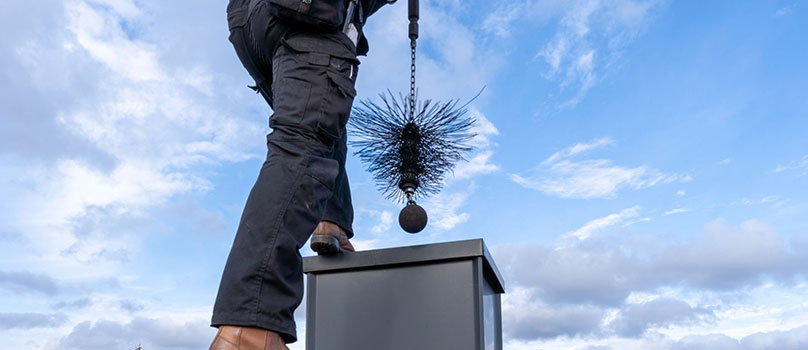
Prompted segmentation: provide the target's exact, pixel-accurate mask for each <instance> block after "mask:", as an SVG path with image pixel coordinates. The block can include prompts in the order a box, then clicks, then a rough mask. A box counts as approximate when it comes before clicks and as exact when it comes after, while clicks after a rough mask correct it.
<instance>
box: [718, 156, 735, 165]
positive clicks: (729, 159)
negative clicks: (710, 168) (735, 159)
mask: <svg viewBox="0 0 808 350" xmlns="http://www.w3.org/2000/svg"><path fill="white" fill-rule="evenodd" d="M730 163H732V158H724V160H722V161H720V162H718V164H719V165H728V164H730Z"/></svg>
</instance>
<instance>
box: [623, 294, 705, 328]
mask: <svg viewBox="0 0 808 350" xmlns="http://www.w3.org/2000/svg"><path fill="white" fill-rule="evenodd" d="M714 317H715V315H714V314H713V312H712V311H711V310H709V309H707V308H703V307H692V306H691V305H689V304H688V303H687V302H684V301H682V300H677V299H672V298H657V299H654V300H651V301H647V302H643V303H637V304H628V305H626V306H625V307H624V308H623V309H622V310H621V311H620V314H619V315H618V317H617V318H616V319H615V320H613V321H612V322H610V323H609V325H608V327H609V328H611V329H613V330H614V331H615V332H616V333H617V334H619V335H622V336H626V337H636V336H639V335H642V334H643V333H644V332H645V331H646V330H648V329H649V328H652V327H654V328H660V327H663V328H664V327H667V326H669V325H673V324H681V323H691V322H697V323H701V322H702V321H708V320H711V319H713V318H714Z"/></svg>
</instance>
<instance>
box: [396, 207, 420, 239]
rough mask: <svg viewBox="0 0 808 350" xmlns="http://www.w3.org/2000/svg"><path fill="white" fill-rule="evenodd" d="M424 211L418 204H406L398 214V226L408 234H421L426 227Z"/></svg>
mask: <svg viewBox="0 0 808 350" xmlns="http://www.w3.org/2000/svg"><path fill="white" fill-rule="evenodd" d="M426 222H427V216H426V210H424V208H422V207H421V206H420V205H418V204H407V206H406V207H404V209H401V213H399V214H398V224H399V225H401V228H402V229H404V231H407V232H409V233H418V232H421V231H422V230H423V229H424V227H426Z"/></svg>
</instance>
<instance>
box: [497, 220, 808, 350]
mask: <svg viewBox="0 0 808 350" xmlns="http://www.w3.org/2000/svg"><path fill="white" fill-rule="evenodd" d="M704 231H705V232H704V233H703V234H700V235H697V236H696V237H694V238H692V239H689V240H686V241H684V242H680V243H663V242H659V241H658V239H657V237H653V238H648V239H646V238H643V237H642V235H632V234H630V233H627V234H625V235H620V236H609V237H598V236H592V237H591V238H590V239H588V240H585V241H581V242H579V243H578V244H574V245H568V246H564V247H549V246H542V245H539V244H535V243H520V244H509V245H497V246H493V247H492V253H493V254H494V257H495V260H496V261H497V263H498V266H499V268H500V271H502V273H503V276H504V277H505V280H506V281H508V286H507V288H508V294H506V295H505V296H504V297H503V319H504V320H505V322H506V324H507V325H508V326H509V327H511V328H510V329H506V333H507V334H508V335H509V338H506V343H509V344H510V345H512V346H513V348H515V349H534V348H547V349H568V348H576V349H577V348H581V349H589V348H590V346H594V345H596V344H599V345H609V346H607V347H606V348H614V349H621V348H628V349H633V348H636V349H645V348H663V349H666V348H671V349H674V348H675V349H679V348H687V347H685V346H684V345H682V344H685V343H688V342H690V340H688V339H690V338H683V337H685V336H688V335H697V334H703V333H704V332H715V333H723V334H724V335H722V337H723V338H721V339H725V340H726V339H729V340H733V341H735V342H736V343H741V344H744V347H741V349H747V348H749V349H757V347H749V345H748V344H750V343H745V340H741V341H737V340H734V339H742V338H744V337H746V336H749V335H751V334H753V333H755V332H760V331H766V332H770V331H772V330H777V329H783V328H786V327H795V326H799V325H803V324H806V322H808V319H806V318H805V317H804V316H802V315H804V310H805V308H806V306H805V305H804V303H802V302H801V301H799V300H801V295H802V292H801V291H800V290H793V289H777V288H778V287H777V286H781V287H784V288H786V287H787V286H791V285H792V283H793V281H795V280H800V279H801V278H804V277H805V276H806V273H808V270H806V269H805V267H804V266H803V265H804V261H806V260H805V259H806V258H808V256H806V255H805V254H804V252H802V251H801V249H799V247H796V246H795V247H794V249H793V250H787V249H786V246H787V244H786V241H785V240H784V239H783V238H782V237H780V235H778V234H777V233H776V232H774V230H773V228H771V227H770V226H767V225H765V224H763V223H761V222H759V221H755V220H749V221H746V222H744V223H742V224H741V225H740V226H737V227H734V226H729V225H727V224H725V223H724V222H723V221H720V220H719V221H714V222H710V223H708V224H707V225H705V229H704ZM801 276H802V277H801ZM778 290H780V291H788V290H791V292H782V293H783V294H777V293H778V292H777V291H778ZM773 295H776V296H778V297H773ZM780 297H782V298H783V299H782V300H781V299H779V298H780ZM794 298H795V299H794ZM556 316H557V317H558V318H559V319H563V318H566V319H567V320H569V319H574V320H576V322H574V323H575V324H568V323H565V322H564V321H563V320H558V322H555V323H552V322H546V321H549V320H551V319H552V320H555V317H556ZM529 321H530V322H529ZM539 321H545V322H539ZM551 324H552V325H551ZM786 329H787V328H786ZM772 334H774V336H773V338H776V339H779V341H783V339H789V337H788V336H783V335H782V334H779V333H777V332H774V333H772ZM795 334H801V333H799V332H797V333H795ZM625 337H629V338H635V337H640V338H639V339H637V340H629V339H627V338H625ZM731 337H735V338H731ZM676 339H680V341H677V340H676ZM749 339H751V338H749ZM791 339H793V338H791ZM691 340H692V339H691ZM657 342H661V343H660V344H664V346H665V347H655V346H651V345H649V344H657ZM621 345H626V347H621Z"/></svg>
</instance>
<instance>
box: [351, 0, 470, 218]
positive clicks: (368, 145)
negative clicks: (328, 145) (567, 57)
mask: <svg viewBox="0 0 808 350" xmlns="http://www.w3.org/2000/svg"><path fill="white" fill-rule="evenodd" d="M418 8H419V4H418V0H409V19H410V25H409V37H410V51H411V57H412V61H411V65H410V93H409V96H406V97H405V96H404V95H403V94H401V95H399V99H396V97H395V96H393V93H392V92H390V90H388V91H387V95H385V94H380V95H379V96H380V97H381V101H382V102H381V104H376V103H375V102H373V101H370V100H364V101H361V102H360V107H354V108H353V114H352V116H351V119H350V120H351V126H352V128H351V132H352V134H353V135H354V136H355V141H351V144H352V145H353V146H356V147H358V149H359V150H358V151H356V154H357V155H358V156H359V158H360V159H361V160H362V161H363V162H364V163H365V164H366V165H367V168H368V171H370V172H371V173H373V177H374V179H375V180H376V184H377V185H378V186H379V188H380V189H381V190H382V191H383V192H384V193H385V194H386V196H387V198H389V199H395V200H398V201H400V202H406V203H407V205H406V206H405V207H404V209H402V210H401V213H400V214H399V216H398V221H399V224H400V225H401V228H403V229H404V230H405V231H407V232H409V233H418V232H421V230H423V229H424V227H426V223H427V215H426V210H424V208H421V206H419V205H418V204H416V203H415V199H417V198H422V197H424V196H426V195H429V194H435V193H437V192H439V191H440V188H441V186H442V185H443V176H444V175H445V174H446V172H447V171H451V170H452V169H453V168H454V165H455V163H457V162H458V161H460V160H463V159H464V158H463V155H464V153H466V152H468V151H470V150H471V147H469V146H468V145H467V144H466V142H467V141H469V140H470V139H471V138H472V137H474V134H473V133H471V127H472V126H473V125H474V119H472V118H469V117H466V112H467V110H466V106H468V103H467V104H465V105H463V106H460V107H457V101H458V100H452V101H449V102H445V103H433V102H432V100H425V101H417V97H416V94H415V42H416V39H418V17H419V9H418ZM478 95H479V94H478ZM475 98H476V97H475ZM472 100H473V99H472ZM469 103H471V101H469ZM408 107H409V108H408Z"/></svg>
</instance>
